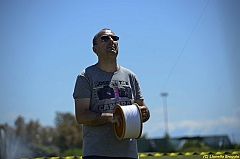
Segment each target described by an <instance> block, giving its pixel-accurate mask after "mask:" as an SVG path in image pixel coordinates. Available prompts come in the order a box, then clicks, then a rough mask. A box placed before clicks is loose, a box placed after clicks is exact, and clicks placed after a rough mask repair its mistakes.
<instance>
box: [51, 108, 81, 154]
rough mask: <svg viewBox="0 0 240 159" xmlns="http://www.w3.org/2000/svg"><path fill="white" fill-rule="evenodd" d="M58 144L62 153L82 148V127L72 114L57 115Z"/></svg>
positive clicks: (58, 113)
mask: <svg viewBox="0 0 240 159" xmlns="http://www.w3.org/2000/svg"><path fill="white" fill-rule="evenodd" d="M55 125H56V132H57V137H56V140H57V141H56V144H57V146H58V147H59V149H60V151H61V152H63V151H65V150H69V149H74V148H81V147H82V126H81V125H79V124H77V122H76V119H75V116H74V115H72V114H71V113H60V112H57V113H56V117H55Z"/></svg>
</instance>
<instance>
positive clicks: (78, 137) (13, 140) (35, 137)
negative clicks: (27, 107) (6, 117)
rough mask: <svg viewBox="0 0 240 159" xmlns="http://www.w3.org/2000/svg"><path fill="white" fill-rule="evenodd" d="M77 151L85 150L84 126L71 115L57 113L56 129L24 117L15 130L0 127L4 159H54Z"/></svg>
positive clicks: (0, 151) (1, 151)
mask: <svg viewBox="0 0 240 159" xmlns="http://www.w3.org/2000/svg"><path fill="white" fill-rule="evenodd" d="M77 148H79V149H81V148H82V126H81V125H79V124H77V122H76V119H75V116H74V115H72V114H71V113H61V112H57V113H56V115H55V119H54V126H42V125H41V124H40V123H39V121H38V120H36V121H34V120H30V121H29V122H25V119H24V117H22V116H19V117H17V119H16V120H15V122H14V125H13V126H9V125H8V124H7V123H4V124H1V123H0V159H15V158H21V157H26V158H36V157H53V156H59V155H60V154H61V153H63V152H64V151H66V150H69V149H77Z"/></svg>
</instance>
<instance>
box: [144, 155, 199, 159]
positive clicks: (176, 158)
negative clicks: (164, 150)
mask: <svg viewBox="0 0 240 159" xmlns="http://www.w3.org/2000/svg"><path fill="white" fill-rule="evenodd" d="M202 158H203V156H201V155H193V156H184V155H181V156H174V157H172V156H160V157H155V156H147V157H140V159H202Z"/></svg>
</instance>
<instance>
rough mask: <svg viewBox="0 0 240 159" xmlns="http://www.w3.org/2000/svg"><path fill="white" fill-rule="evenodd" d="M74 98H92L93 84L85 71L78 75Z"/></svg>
mask: <svg viewBox="0 0 240 159" xmlns="http://www.w3.org/2000/svg"><path fill="white" fill-rule="evenodd" d="M73 98H74V99H75V98H91V86H90V82H89V80H88V78H87V77H86V76H85V75H84V73H82V74H80V75H78V76H77V80H76V83H75V87H74V92H73Z"/></svg>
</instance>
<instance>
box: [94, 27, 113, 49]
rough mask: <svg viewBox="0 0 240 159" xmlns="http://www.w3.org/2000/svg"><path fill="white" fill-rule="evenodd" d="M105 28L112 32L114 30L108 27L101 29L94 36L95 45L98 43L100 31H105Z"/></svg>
mask: <svg viewBox="0 0 240 159" xmlns="http://www.w3.org/2000/svg"><path fill="white" fill-rule="evenodd" d="M104 30H110V31H111V32H113V31H112V30H111V29H108V28H103V29H102V30H100V31H99V32H98V33H97V34H96V35H95V36H94V37H93V40H92V43H93V46H94V45H96V44H97V39H98V38H99V33H100V32H102V31H104Z"/></svg>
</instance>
